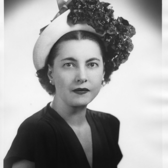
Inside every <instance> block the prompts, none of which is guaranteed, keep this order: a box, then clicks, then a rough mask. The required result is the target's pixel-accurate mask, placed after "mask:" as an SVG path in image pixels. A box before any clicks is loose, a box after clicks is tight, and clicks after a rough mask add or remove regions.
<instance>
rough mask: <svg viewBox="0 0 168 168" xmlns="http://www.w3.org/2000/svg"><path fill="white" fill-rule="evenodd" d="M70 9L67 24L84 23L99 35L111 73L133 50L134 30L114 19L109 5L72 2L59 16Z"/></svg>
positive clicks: (85, 0)
mask: <svg viewBox="0 0 168 168" xmlns="http://www.w3.org/2000/svg"><path fill="white" fill-rule="evenodd" d="M66 8H68V9H70V14H69V16H68V22H69V23H71V24H79V23H81V24H82V23H86V24H88V25H90V26H91V27H93V28H94V29H95V31H96V32H97V33H98V34H100V37H101V38H102V40H103V42H104V44H105V47H106V51H107V59H106V60H107V61H106V63H107V64H111V65H112V67H113V71H115V70H117V69H118V68H119V66H120V64H121V63H124V62H125V61H126V60H127V59H128V57H129V54H130V52H131V51H132V50H133V44H132V40H131V37H132V36H133V35H135V33H136V32H135V28H134V27H133V26H132V25H130V24H129V22H128V21H127V20H125V19H124V18H122V17H118V18H117V19H115V18H114V15H113V13H114V10H113V8H112V6H111V5H110V4H109V3H106V2H100V1H99V0H72V1H70V2H68V3H67V6H64V7H63V8H62V11H60V14H61V13H62V12H64V11H65V10H66Z"/></svg>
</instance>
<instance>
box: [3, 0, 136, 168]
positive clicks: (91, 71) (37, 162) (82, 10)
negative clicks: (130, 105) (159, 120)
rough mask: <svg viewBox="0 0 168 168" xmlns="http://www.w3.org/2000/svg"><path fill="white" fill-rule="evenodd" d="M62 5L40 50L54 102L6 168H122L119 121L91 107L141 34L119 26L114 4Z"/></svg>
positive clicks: (36, 118) (29, 124)
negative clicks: (118, 165)
mask: <svg viewBox="0 0 168 168" xmlns="http://www.w3.org/2000/svg"><path fill="white" fill-rule="evenodd" d="M59 5H60V12H59V14H58V15H57V16H56V18H54V20H53V21H52V23H51V24H50V25H49V26H47V27H45V28H43V29H42V33H41V35H40V37H39V39H38V40H37V42H36V45H35V48H34V65H35V68H36V69H37V76H38V78H39V81H40V83H41V84H42V86H43V87H44V88H45V89H46V90H47V92H48V93H49V94H51V95H53V96H54V98H53V101H52V102H51V103H48V105H47V106H46V107H44V108H43V109H42V110H40V111H39V112H37V113H35V114H34V115H33V116H31V117H29V118H28V119H26V120H25V121H24V122H23V123H22V124H21V126H20V127H19V129H18V133H17V135H16V137H15V139H14V141H13V143H12V146H11V148H10V150H9V152H8V153H7V156H6V158H5V161H4V167H5V168H11V167H12V168H20V167H22V168H50V167H58V168H64V167H65V168H66V167H67V168H71V167H73V168H75V167H76V168H89V167H92V168H99V167H100V168H102V167H106V168H108V167H109V168H116V167H117V164H118V163H119V161H120V160H121V158H122V153H121V151H120V148H119V145H118V136H119V120H118V119H117V118H116V117H114V116H113V115H110V114H107V113H102V112H97V111H93V110H89V109H87V105H88V104H89V103H90V102H91V101H92V100H93V99H94V98H95V97H96V96H97V94H98V93H99V91H100V89H101V87H102V85H104V84H106V83H107V82H109V81H110V75H111V73H112V72H113V71H114V70H117V69H118V67H119V65H120V64H121V63H123V62H124V61H126V59H127V58H128V56H129V52H130V51H131V50H132V43H131V40H130V37H132V36H133V35H134V34H135V29H134V28H133V27H132V26H131V25H129V23H128V22H127V21H126V20H124V19H123V18H118V19H117V20H115V19H114V17H113V12H114V11H113V10H112V9H111V7H109V4H108V3H103V2H99V1H97V0H87V1H84V0H75V1H69V2H67V3H65V4H64V3H63V2H60V4H59ZM67 21H68V22H67Z"/></svg>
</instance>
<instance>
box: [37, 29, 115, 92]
mask: <svg viewBox="0 0 168 168" xmlns="http://www.w3.org/2000/svg"><path fill="white" fill-rule="evenodd" d="M82 39H89V40H92V41H94V42H96V43H97V44H98V45H99V47H100V50H101V54H102V57H103V62H104V81H103V83H104V84H107V83H108V82H109V81H110V75H111V74H112V72H113V71H114V70H116V69H115V68H114V67H113V64H112V62H111V60H109V58H110V56H109V54H110V53H108V52H106V49H105V46H104V43H103V41H102V40H101V39H100V38H99V37H98V35H96V34H94V33H91V32H87V31H81V30H80V31H72V32H69V33H67V34H65V35H63V36H62V37H61V38H60V39H59V40H58V41H57V42H56V43H55V44H54V46H53V47H52V49H51V50H50V53H49V55H48V57H47V59H46V62H45V66H44V67H43V68H42V69H40V70H38V71H37V72H36V74H37V77H38V78H39V82H40V83H41V85H42V87H43V88H44V89H45V90H46V91H47V92H48V93H49V94H50V95H54V94H55V93H56V90H55V86H54V85H52V84H51V83H50V81H49V78H48V75H47V74H48V65H50V66H53V63H54V59H55V57H56V56H57V53H58V50H59V44H60V43H61V42H64V41H68V40H82Z"/></svg>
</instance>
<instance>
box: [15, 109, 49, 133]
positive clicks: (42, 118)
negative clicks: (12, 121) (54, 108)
mask: <svg viewBox="0 0 168 168" xmlns="http://www.w3.org/2000/svg"><path fill="white" fill-rule="evenodd" d="M46 108H47V106H45V107H44V108H42V109H41V110H39V111H37V112H35V113H34V114H33V115H31V116H29V117H28V118H26V119H25V120H24V121H23V122H22V123H21V124H20V126H19V128H18V131H21V130H24V131H32V132H34V131H35V130H37V129H38V128H39V127H40V129H41V128H42V127H44V128H47V126H48V123H47V122H46V121H47V117H46Z"/></svg>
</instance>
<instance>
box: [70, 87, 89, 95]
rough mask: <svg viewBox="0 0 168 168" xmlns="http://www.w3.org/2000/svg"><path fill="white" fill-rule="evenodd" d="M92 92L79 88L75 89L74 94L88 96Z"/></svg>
mask: <svg viewBox="0 0 168 168" xmlns="http://www.w3.org/2000/svg"><path fill="white" fill-rule="evenodd" d="M89 91H90V90H89V89H87V88H77V89H74V90H73V92H75V93H76V94H86V93H88V92H89Z"/></svg>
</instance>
